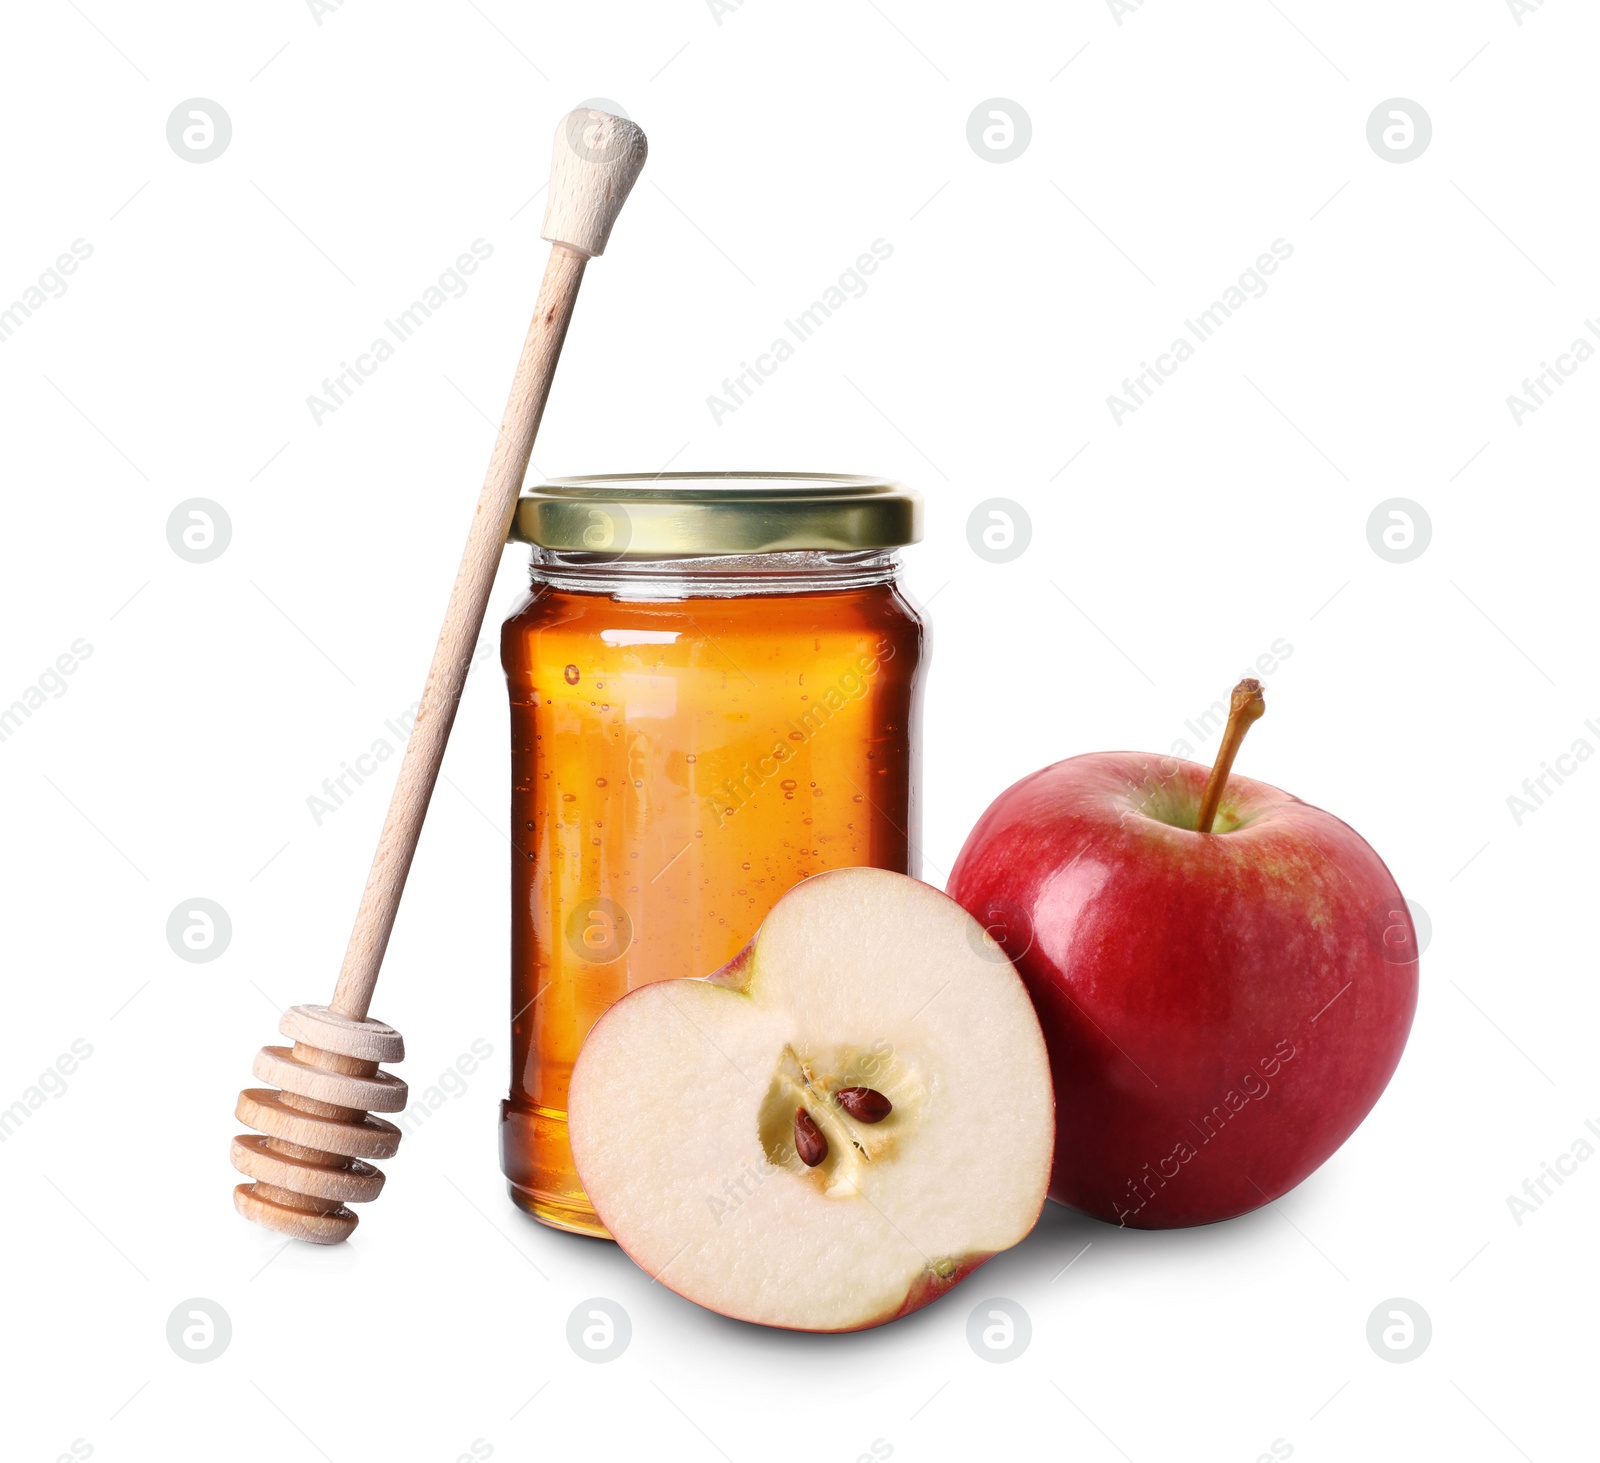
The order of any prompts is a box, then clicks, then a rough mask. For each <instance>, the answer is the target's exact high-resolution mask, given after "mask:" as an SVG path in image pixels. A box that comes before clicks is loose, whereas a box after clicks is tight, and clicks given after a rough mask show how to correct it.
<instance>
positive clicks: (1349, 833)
mask: <svg viewBox="0 0 1600 1463" xmlns="http://www.w3.org/2000/svg"><path fill="white" fill-rule="evenodd" d="M1247 692H1248V694H1247V695H1246V696H1245V697H1244V700H1246V701H1248V700H1249V699H1250V697H1251V696H1253V707H1254V715H1259V714H1260V710H1261V703H1260V688H1259V686H1254V688H1253V691H1251V690H1250V689H1249V683H1245V684H1241V686H1240V688H1239V690H1238V691H1236V692H1235V697H1234V707H1235V715H1234V717H1233V718H1232V719H1231V720H1230V727H1229V736H1228V737H1227V738H1225V745H1224V751H1223V753H1222V754H1220V755H1219V758H1218V765H1217V768H1216V769H1215V771H1214V772H1210V773H1208V770H1207V769H1206V768H1204V767H1201V766H1197V765H1196V764H1194V763H1192V762H1184V761H1180V760H1178V759H1176V758H1172V757H1161V756H1154V755H1145V754H1141V753H1137V752H1104V753H1098V754H1095V755H1092V756H1085V757H1073V758H1070V759H1069V760H1067V761H1065V762H1057V763H1056V764H1055V765H1054V766H1052V767H1046V768H1045V769H1044V770H1043V771H1041V772H1036V773H1034V774H1033V775H1032V776H1031V777H1026V778H1024V779H1023V780H1022V781H1021V782H1019V783H1017V784H1016V785H1015V786H1013V787H1011V788H1009V789H1007V790H1006V791H1005V792H1004V793H1002V794H1001V795H1000V797H999V798H997V799H996V800H995V802H994V804H993V805H992V806H991V807H990V808H989V810H988V811H987V812H986V813H985V814H984V815H983V817H982V818H981V819H980V820H979V822H978V825H977V827H976V828H975V829H974V830H973V831H972V834H971V836H970V837H969V838H968V839H967V842H966V845H965V847H963V848H962V850H961V855H960V857H959V858H958V859H957V860H956V865H955V868H954V870H953V871H952V873H951V877H950V883H949V892H950V894H951V895H952V896H953V897H954V898H955V899H956V900H957V901H958V902H959V903H961V904H962V905H964V906H965V907H966V908H967V910H968V911H969V912H970V913H971V914H972V915H974V916H975V917H976V919H977V920H978V922H979V923H980V924H982V925H984V926H985V927H986V928H988V929H989V930H990V932H991V934H992V935H993V936H994V938H995V939H996V941H997V943H998V944H999V947H1000V949H1002V950H1004V952H1005V953H1006V954H1007V955H1009V956H1010V957H1011V959H1012V960H1013V961H1014V962H1015V964H1016V966H1017V969H1018V970H1019V971H1020V972H1021V974H1022V978H1023V980H1024V982H1025V983H1026V985H1027V987H1028V991H1029V994H1030V995H1032V997H1033V1001H1034V1006H1035V1009H1036V1010H1037V1011H1038V1014H1039V1021H1040V1025H1041V1026H1042V1027H1043V1028H1044V1034H1045V1043H1046V1046H1047V1047H1048V1049H1049V1053H1050V1066H1051V1072H1052V1075H1053V1077H1054V1081H1055V1090H1056V1106H1057V1112H1058V1114H1059V1121H1058V1122H1057V1124H1056V1148H1055V1160H1054V1167H1053V1171H1052V1174H1051V1183H1050V1195H1051V1197H1052V1198H1054V1199H1056V1200H1058V1201H1059V1202H1060V1203H1062V1204H1066V1205H1068V1206H1070V1207H1071V1208H1074V1209H1079V1210H1082V1211H1083V1212H1084V1213H1086V1214H1092V1215H1094V1216H1095V1217H1096V1218H1099V1219H1104V1220H1108V1221H1111V1222H1114V1223H1119V1224H1125V1225H1130V1226H1133V1227H1136V1228H1142V1229H1166V1228H1173V1227H1176V1226H1180V1225H1188V1224H1207V1223H1210V1222H1212V1221H1214V1220H1219V1219H1228V1218H1231V1217H1233V1216H1234V1215H1237V1214H1243V1213H1246V1212H1247V1211H1249V1210H1251V1209H1254V1208H1256V1207H1258V1206H1259V1205H1262V1204H1265V1203H1267V1202H1268V1201H1269V1200H1272V1199H1276V1198H1277V1197H1278V1196H1279V1195H1281V1194H1283V1193H1285V1192H1286V1191H1288V1190H1289V1189H1292V1188H1293V1187H1294V1186H1295V1185H1296V1184H1298V1183H1299V1182H1300V1181H1301V1180H1302V1179H1304V1178H1305V1177H1306V1176H1307V1175H1308V1174H1310V1173H1312V1172H1314V1171H1315V1170H1316V1169H1317V1168H1318V1167H1319V1166H1320V1165H1321V1164H1322V1163H1323V1162H1324V1161H1325V1160H1326V1159H1327V1158H1328V1157H1329V1155H1330V1154H1332V1153H1333V1152H1334V1151H1335V1150H1336V1149H1337V1148H1338V1147H1339V1145H1340V1144H1342V1143H1343V1142H1344V1141H1345V1139H1346V1138H1348V1137H1349V1136H1350V1134H1351V1133H1352V1132H1354V1131H1355V1129H1356V1127H1357V1125H1358V1124H1360V1122H1361V1120H1362V1119H1363V1118H1364V1117H1366V1115H1367V1113H1368V1112H1369V1111H1370V1110H1371V1109H1372V1105H1373V1104H1374V1103H1375V1102H1376V1101H1377V1100H1378V1098H1379V1096H1380V1095H1381V1094H1382V1092H1383V1089H1384V1088H1385V1086H1387V1085H1388V1082H1389V1078H1390V1077H1391V1076H1392V1075H1393V1073H1394V1070H1395V1066H1396V1065H1397V1063H1398V1062H1399V1060H1400V1053H1401V1050H1402V1049H1403V1047H1404V1046H1405V1041H1406V1036H1407V1033H1408V1032H1409V1031H1410V1029H1411V1018H1412V1014H1413V1012H1414V1011H1415V1009H1416V1003H1417V968H1418V967H1417V945H1416V934H1415V931H1414V929H1413V927H1412V923H1411V917H1410V915H1409V913H1408V912H1407V910H1406V904H1405V900H1404V899H1403V898H1402V897H1401V894H1400V891H1399V889H1398V888H1397V887H1396V885H1395V881H1394V879H1393V877H1392V876H1391V875H1390V873H1389V870H1388V869H1387V868H1386V867H1385V866H1384V864H1383V861H1382V860H1381V859H1380V858H1379V857H1378V855H1377V854H1376V853H1375V852H1373V850H1372V848H1371V847H1370V846H1369V845H1368V844H1367V843H1366V841H1365V840H1364V839H1362V838H1361V836H1360V835H1359V834H1358V833H1356V832H1355V830H1354V829H1352V828H1350V827H1349V826H1348V825H1347V824H1345V823H1342V822H1341V821H1340V820H1339V819H1337V818H1335V817H1334V816H1333V815H1332V814H1330V813H1325V812H1323V811H1321V810H1320V809H1318V808H1314V807H1311V806H1310V805H1309V804H1307V803H1303V802H1301V801H1300V800H1299V799H1298V798H1294V797H1291V796H1290V795H1289V794H1287V793H1284V792H1280V791H1278V789H1276V788H1274V787H1269V786H1267V785H1266V784H1265V783H1261V782H1252V781H1250V780H1248V779H1246V778H1242V777H1234V778H1231V779H1230V778H1229V777H1228V767H1229V765H1231V762H1232V759H1233V752H1234V751H1236V750H1237V747H1238V742H1239V740H1240V739H1242V737H1243V733H1244V728H1245V726H1246V725H1247V724H1248V721H1249V720H1251V719H1253V716H1251V715H1250V706H1248V705H1247V706H1245V709H1244V711H1243V713H1241V711H1240V707H1241V693H1247ZM1229 742H1231V747H1230V746H1229V745H1228V743H1229ZM1219 773H1220V777H1218V775H1217V774H1219ZM1208 780H1209V781H1210V782H1212V783H1213V784H1214V789H1213V790H1214V794H1216V795H1219V796H1218V800H1219V801H1220V808H1219V809H1216V810H1214V811H1215V812H1216V821H1215V824H1214V831H1210V832H1199V831H1197V828H1198V827H1199V826H1206V827H1212V826H1213V825H1212V823H1211V821H1210V819H1209V818H1207V819H1206V820H1205V821H1204V823H1203V824H1202V822H1201V817H1200V815H1201V804H1202V799H1203V798H1204V796H1205V794H1206V792H1207V790H1208V789H1207V784H1208Z"/></svg>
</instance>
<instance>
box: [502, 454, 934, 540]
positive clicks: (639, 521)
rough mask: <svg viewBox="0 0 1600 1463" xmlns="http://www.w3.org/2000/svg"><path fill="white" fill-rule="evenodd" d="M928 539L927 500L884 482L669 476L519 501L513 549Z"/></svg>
mask: <svg viewBox="0 0 1600 1463" xmlns="http://www.w3.org/2000/svg"><path fill="white" fill-rule="evenodd" d="M921 537H922V499H921V498H920V497H919V496H918V495H917V494H916V493H914V492H912V491H911V489H909V488H907V487H903V486H902V485H901V484H899V483H894V482H889V481H887V480H885V479H883V478H872V477H854V476H850V475H848V474H843V473H825V472H663V473H651V474H648V475H646V474H639V475H634V474H630V473H617V474H608V475H605V476H599V477H567V478H552V479H550V480H549V481H548V482H545V483H541V484H540V485H539V486H538V487H537V488H534V489H533V490H532V491H531V492H527V493H524V494H523V496H522V497H521V498H519V499H518V500H517V511H516V513H515V515H514V516H513V517H512V520H511V539H512V542H514V543H528V544H537V545H538V546H539V547H540V548H545V549H553V550H556V551H557V552H561V553H575V554H582V553H595V554H603V555H605V556H607V557H609V558H619V557H622V556H627V557H630V558H631V557H634V556H639V557H652V556H674V555H681V556H701V555H709V554H761V553H780V552H792V551H795V550H800V549H819V550H833V551H838V552H850V551H852V550H860V549H892V548H899V547H900V546H901V545H903V544H913V543H916V542H917V541H918V540H919V539H920V538H921Z"/></svg>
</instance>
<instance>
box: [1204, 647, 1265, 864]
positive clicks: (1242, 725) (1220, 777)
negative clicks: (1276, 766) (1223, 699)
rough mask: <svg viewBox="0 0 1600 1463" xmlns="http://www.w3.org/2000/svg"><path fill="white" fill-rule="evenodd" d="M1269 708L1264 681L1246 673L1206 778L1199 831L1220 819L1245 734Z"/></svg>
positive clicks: (1230, 703) (1231, 703)
mask: <svg viewBox="0 0 1600 1463" xmlns="http://www.w3.org/2000/svg"><path fill="white" fill-rule="evenodd" d="M1266 709H1267V703H1266V701H1265V699H1263V697H1262V695H1261V682H1260V681H1258V680H1256V678H1255V677H1254V676H1247V677H1245V679H1244V680H1242V681H1240V682H1239V684H1238V685H1237V686H1235V687H1234V688H1233V696H1232V699H1231V700H1230V702H1229V705H1228V725H1227V728H1226V730H1224V732H1223V733H1222V745H1221V746H1220V747H1218V748H1217V760H1216V761H1215V762H1214V763H1213V764H1212V767H1211V776H1210V777H1209V778H1207V779H1206V790H1205V793H1204V795H1203V796H1202V797H1201V799H1200V816H1199V817H1198V818H1196V819H1195V821H1194V829H1195V832H1196V833H1209V832H1210V831H1211V825H1212V824H1213V823H1215V822H1216V821H1217V809H1218V808H1219V807H1221V806H1222V794H1223V790H1224V789H1225V788H1226V787H1227V785H1228V774H1229V773H1230V772H1232V771H1233V759H1234V758H1235V757H1237V756H1238V755H1239V748H1240V747H1241V746H1243V745H1244V734H1245V733H1246V732H1247V731H1249V730H1250V726H1251V723H1252V722H1255V721H1258V720H1260V718H1261V716H1262V714H1263V713H1264V712H1265V711H1266Z"/></svg>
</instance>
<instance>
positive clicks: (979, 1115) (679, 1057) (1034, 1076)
mask: <svg viewBox="0 0 1600 1463" xmlns="http://www.w3.org/2000/svg"><path fill="white" fill-rule="evenodd" d="M568 1124H569V1131H570V1134H571V1139H572V1153H573V1158H574V1160H575V1162H576V1167H577V1171H578V1176H579V1178H580V1180H581V1181H582V1183H583V1187H584V1190H585V1192H586V1193H587V1194H588V1196H589V1200H590V1202H591V1203H592V1204H593V1205H594V1208H595V1212H596V1213H597V1214H599V1216H600V1218H601V1220H602V1221H603V1222H604V1224H605V1226H606V1228H607V1229H608V1230H610V1232H611V1234H612V1236H613V1237H614V1238H615V1239H616V1241H617V1243H618V1244H620V1245H621V1246H622V1248H623V1249H624V1250H626V1251H627V1253H628V1254H629V1255H630V1256H631V1257H632V1258H633V1259H634V1260H635V1261H636V1262H637V1263H638V1264H639V1265H640V1266H641V1267H642V1268H643V1269H644V1270H646V1271H647V1272H648V1273H649V1274H650V1275H651V1276H652V1277H653V1278H654V1279H657V1280H659V1281H660V1282H661V1283H662V1284H663V1285H666V1286H669V1287H671V1288H672V1289H673V1290H675V1291H677V1292H678V1293H679V1294H680V1295H683V1296H686V1297H688V1298H689V1299H690V1300H692V1301H695V1302H697V1303H698V1304H700V1305H703V1306H706V1307H708V1308H709V1309H711V1310H715V1311H720V1312H721V1313H722V1314H724V1315H727V1316H733V1317H737V1318H738V1319H740V1320H745V1321H756V1322H760V1323H761V1324H763V1325H768V1326H783V1327H788V1328H791V1329H794V1330H803V1331H852V1330H859V1329H862V1328H863V1327H867V1326H876V1325H880V1324H881V1323H883V1322H885V1321H890V1320H893V1319H894V1318H896V1317H897V1316H901V1315H905V1314H907V1313H909V1312H911V1311H914V1310H916V1309H918V1308H919V1307H920V1306H923V1305H926V1304H927V1303H928V1302H929V1301H931V1300H934V1299H936V1298H937V1297H938V1296H940V1295H942V1294H943V1293H944V1292H945V1291H947V1290H948V1289H949V1288H950V1287H951V1286H952V1285H954V1284H955V1283H956V1282H957V1281H959V1280H960V1279H962V1278H963V1277H964V1276H965V1275H966V1274H968V1273H969V1272H970V1271H971V1270H973V1269H974V1268H976V1267H977V1266H978V1265H980V1264H981V1263H982V1262H983V1261H984V1260H986V1259H988V1258H989V1257H990V1256H991V1255H993V1254H995V1253H997V1252H998V1251H1000V1250H1004V1249H1007V1248H1009V1247H1010V1246H1011V1245H1014V1244H1016V1243H1017V1241H1018V1240H1020V1239H1022V1238H1023V1237H1024V1236H1025V1235H1026V1234H1027V1233H1028V1232H1029V1230H1031V1229H1032V1228H1033V1225H1034V1222H1035V1220H1037V1218H1038V1216H1039V1211H1040V1209H1041V1208H1042V1207H1043V1204H1044V1198H1045V1189H1046V1186H1047V1184H1048V1182H1049V1175H1050V1156H1051V1151H1052V1147H1053V1144H1054V1130H1055V1114H1054V1104H1053V1101H1052V1097H1051V1089H1050V1072H1049V1061H1048V1058H1047V1056H1046V1053H1045V1046H1044V1038H1043V1035H1042V1034H1041V1032H1040V1030H1039V1022H1038V1019H1037V1018H1036V1017H1035V1015H1034V1012H1033V1007H1032V1005H1031V1003H1030V1002H1029V1000H1028V995H1027V992H1026V991H1025V990H1024V989H1023V986H1022V982H1021V980H1020V979H1019V978H1018V976H1017V973H1016V971H1015V970H1014V969H1013V968H1012V966H1011V965H1010V963H1009V962H1008V961H1006V960H1005V959H1004V957H1003V956H1001V955H1000V954H999V952H998V951H997V950H996V949H995V947H994V945H993V942H992V941H989V940H988V939H987V938H986V937H985V935H984V933H983V931H982V930H981V929H980V928H979V926H978V925H977V924H976V923H975V922H974V921H973V920H972V918H971V917H970V916H969V915H968V914H967V913H966V912H965V911H964V910H963V909H962V908H961V907H960V906H959V905H958V904H956V903H955V902H954V901H953V900H951V899H949V898H947V897H946V896H945V895H943V894H941V893H939V892H938V890H936V889H933V888H930V887H929V886H928V885H926V884H922V883H918V882H917V881H916V880H914V879H909V878H907V877H905V876H904V875H902V874H894V873H889V872H886V871H884V870H881V869H865V868H859V869H838V870H833V871H831V872H828V873H825V874H818V875H816V876H815V877H813V878H810V879H806V880H804V881H802V882H801V883H799V884H797V885H796V886H795V887H794V888H793V889H791V890H790V891H789V892H788V893H787V894H785V895H784V896H783V897H782V898H781V899H780V900H779V901H778V902H777V904H776V905H775V906H774V907H773V909H772V912H771V913H770V914H769V915H768V916H767V918H766V921H765V922H764V923H763V924H762V926H761V928H760V930H759V931H758V932H757V933H756V936H755V938H754V939H753V940H752V941H751V943H750V944H749V945H748V946H746V947H745V949H744V950H743V951H742V952H741V953H740V955H739V956H737V957H736V958H735V959H734V960H733V961H732V962H730V963H729V965H728V966H727V967H726V968H724V969H723V970H722V971H719V972H718V973H717V974H716V975H713V976H710V977H708V978H705V979H699V980H670V981H661V982H658V983H656V984H653V985H647V986H642V987H640V988H639V989H638V990H635V991H632V992H631V993H629V994H628V995H627V996H625V997H624V998H623V999H622V1000H621V1001H619V1002H617V1004H616V1005H614V1006H612V1007H611V1009H610V1010H608V1011H607V1012H606V1013H605V1015H604V1016H602V1017H601V1019H600V1020H599V1021H598V1022H597V1023H596V1024H595V1026H594V1028H593V1029H592V1030H591V1032H590V1033H589V1036H588V1039H587V1040H586V1041H585V1043H584V1045H583V1049H582V1051H581V1052H580V1053H579V1056H578V1060H577V1063H576V1065H575V1067H574V1069H573V1073H572V1086H571V1094H570V1097H569V1100H568Z"/></svg>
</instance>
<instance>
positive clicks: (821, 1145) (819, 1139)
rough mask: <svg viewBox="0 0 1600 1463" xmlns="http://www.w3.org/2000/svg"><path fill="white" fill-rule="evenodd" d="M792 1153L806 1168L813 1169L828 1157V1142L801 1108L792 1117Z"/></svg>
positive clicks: (809, 1115) (808, 1114)
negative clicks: (797, 1155) (798, 1156)
mask: <svg viewBox="0 0 1600 1463" xmlns="http://www.w3.org/2000/svg"><path fill="white" fill-rule="evenodd" d="M794 1151H795V1152H796V1153H798V1154H799V1155H800V1161H801V1162H802V1163H803V1164H805V1166H806V1167H807V1168H815V1167H816V1166H817V1165H818V1164H819V1163H821V1162H822V1160H823V1159H824V1158H826V1157H827V1156H828V1140H827V1139H826V1138H824V1137H823V1136H822V1129H821V1128H819V1127H818V1126H817V1125H816V1123H815V1122H813V1121H812V1118H811V1114H810V1113H808V1112H807V1111H806V1110H805V1109H804V1108H803V1107H802V1108H799V1109H798V1110H797V1111H796V1112H795V1115H794Z"/></svg>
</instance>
